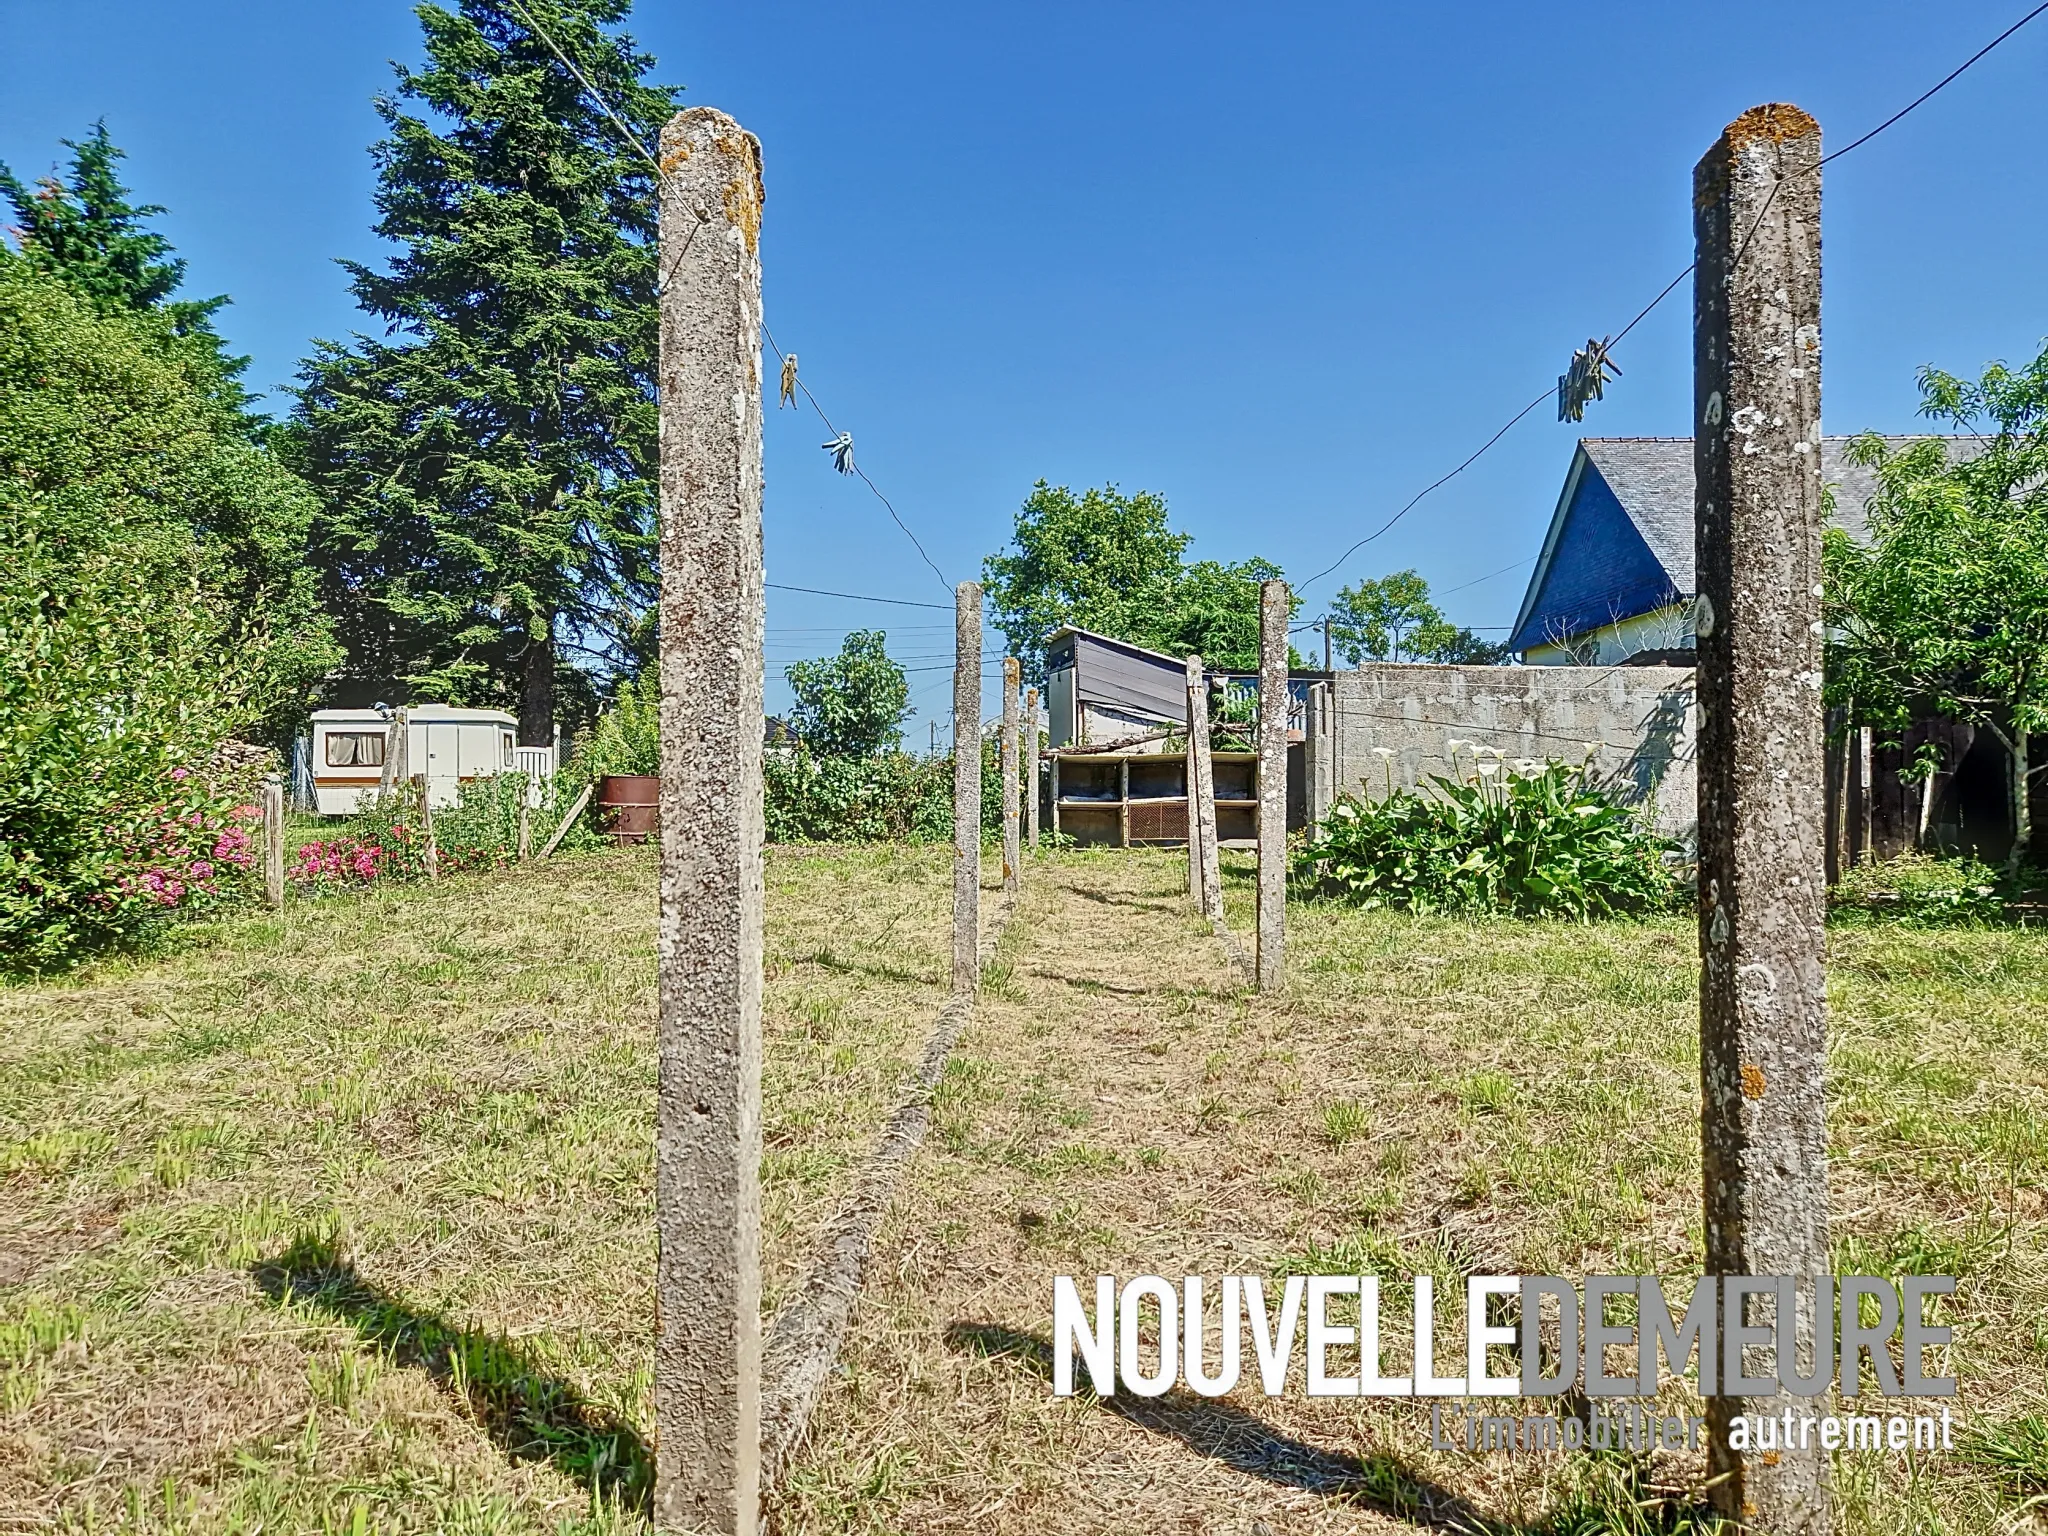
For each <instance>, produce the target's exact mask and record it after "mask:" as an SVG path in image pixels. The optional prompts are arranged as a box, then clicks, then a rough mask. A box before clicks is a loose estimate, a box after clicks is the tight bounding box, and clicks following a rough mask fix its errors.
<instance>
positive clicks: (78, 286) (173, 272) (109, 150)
mask: <svg viewBox="0 0 2048 1536" xmlns="http://www.w3.org/2000/svg"><path fill="white" fill-rule="evenodd" d="M61 142H62V144H63V145H64V147H65V148H66V149H68V150H70V151H71V171H70V174H69V175H68V176H65V177H61V178H60V177H58V176H56V175H55V174H52V175H49V176H46V177H44V178H43V179H42V180H41V181H39V182H37V183H36V185H35V186H34V187H30V186H28V185H26V184H25V183H24V182H23V181H22V180H21V179H20V178H19V177H18V176H16V175H15V174H14V172H13V171H11V170H10V169H8V167H7V166H5V165H0V197H5V198H6V199H7V202H8V204H9V205H10V206H11V207H12V208H13V210H14V217H15V220H16V223H15V225H14V227H13V230H12V233H13V235H14V237H15V239H16V240H17V241H18V242H19V244H20V247H21V250H20V254H19V256H18V258H16V259H18V260H21V261H24V262H26V263H27V264H28V267H29V269H30V270H31V271H33V272H37V273H40V274H42V275H44V276H47V277H54V278H56V279H57V280H58V281H60V282H62V283H63V284H64V285H65V286H66V287H67V288H69V289H71V290H72V292H74V293H76V294H78V295H79V296H80V297H82V298H84V299H85V300H86V301H87V302H89V303H90V304H91V305H92V306H93V307H94V308H95V309H97V310H99V311H100V313H102V314H109V315H112V314H139V315H150V316H155V317H156V318H157V320H158V321H159V322H160V323H161V325H162V327H163V330H162V331H161V332H160V333H159V334H168V335H169V336H171V337H173V338H175V339H176V340H177V342H178V343H179V350H180V351H182V352H183V353H184V354H185V355H186V357H187V358H188V359H189V360H190V361H191V362H193V363H194V364H195V365H197V367H198V368H199V370H200V371H201V373H202V374H204V375H205V376H207V377H209V378H211V379H212V380H214V381H215V382H214V386H213V387H214V392H215V393H216V394H217V395H218V396H219V397H220V398H221V399H222V400H223V402H224V403H225V404H227V405H229V406H231V407H233V408H234V409H236V410H238V411H239V410H242V409H244V408H245V407H246V406H247V405H248V404H249V403H250V401H251V400H252V399H253V397H252V396H250V395H248V394H247V393H246V392H244V391H243V389H242V387H241V385H240V384H239V383H238V382H237V381H238V380H239V379H240V378H241V375H242V371H243V370H244V369H246V368H247V367H248V366H249V359H248V358H246V357H230V356H229V355H228V351H227V343H226V342H225V341H224V340H222V339H221V337H220V335H219V333H218V332H216V331H215V330H214V328H213V317H214V316H215V315H216V314H218V313H219V312H220V311H221V310H222V309H223V308H225V307H226V305H227V302H228V300H227V295H225V294H221V295H218V296H216V297H214V298H211V299H180V298H174V297H173V295H174V294H176V293H177V291H178V289H179V288H180V287H181V286H182V285H183V284H184V281H185V263H184V261H183V260H182V259H181V258H180V257H178V256H176V255H175V254H173V252H172V248H171V242H170V240H169V239H168V238H166V237H165V236H164V235H163V234H162V233H161V232H159V231H157V230H154V229H151V228H150V227H149V225H148V222H147V221H148V220H150V219H154V218H156V217H157V216H158V215H160V214H163V213H166V212H168V211H169V210H168V209H166V208H164V207H163V205H162V204H160V203H142V204H135V203H131V202H129V201H128V198H129V191H128V188H127V187H125V186H123V185H122V184H121V178H120V176H119V174H118V167H119V165H120V162H121V161H122V160H123V159H125V158H126V154H125V152H124V151H123V150H122V149H121V148H120V147H119V146H117V145H116V144H115V143H114V141H113V139H112V137H111V136H109V134H108V133H107V124H106V120H105V119H104V118H102V119H101V120H100V121H99V122H96V123H94V124H93V125H92V132H91V133H90V134H89V135H87V137H86V138H85V140H84V141H83V142H82V143H81V142H77V141H74V140H71V139H64V140H62V141H61ZM6 255H7V248H6V246H5V245H4V244H0V257H5V256H6ZM251 425H252V427H253V426H255V425H260V418H258V419H257V421H256V422H254V423H251Z"/></svg>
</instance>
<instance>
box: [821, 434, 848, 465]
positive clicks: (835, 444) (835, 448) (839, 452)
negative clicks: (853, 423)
mask: <svg viewBox="0 0 2048 1536" xmlns="http://www.w3.org/2000/svg"><path fill="white" fill-rule="evenodd" d="M818 446H819V447H820V448H823V449H824V450H825V451H826V452H827V453H829V454H831V455H832V467H833V468H834V469H836V470H838V471H839V473H841V474H842V475H850V474H852V473H853V434H852V433H851V432H842V433H840V434H839V435H838V436H837V437H835V438H833V439H832V441H831V442H829V443H820V444H818Z"/></svg>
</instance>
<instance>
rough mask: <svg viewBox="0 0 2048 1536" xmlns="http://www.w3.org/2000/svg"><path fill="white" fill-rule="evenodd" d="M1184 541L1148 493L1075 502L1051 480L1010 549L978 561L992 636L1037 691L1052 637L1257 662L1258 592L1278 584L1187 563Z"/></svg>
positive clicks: (1262, 567)
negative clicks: (1110, 639)
mask: <svg viewBox="0 0 2048 1536" xmlns="http://www.w3.org/2000/svg"><path fill="white" fill-rule="evenodd" d="M1190 542H1191V541H1190V539H1189V537H1188V535H1186V534H1184V533H1175V532H1174V531H1173V529H1172V528H1170V527H1169V526H1168V525H1167V521H1166V501H1165V498H1164V497H1161V496H1159V495H1157V494H1156V493H1154V492H1152V491H1138V492H1136V493H1134V494H1132V495H1129V496H1126V495H1125V494H1124V493H1123V492H1121V491H1119V490H1118V489H1117V488H1116V487H1115V486H1114V485H1105V486H1103V487H1102V488H1101V489H1100V490H1095V489H1090V490H1086V491H1083V492H1081V494H1080V495H1078V496H1077V495H1075V494H1074V493H1073V492H1072V491H1071V490H1069V489H1068V488H1067V487H1065V486H1063V485H1047V484H1046V483H1045V482H1044V481H1043V480H1041V481H1039V482H1038V484H1037V485H1036V486H1035V487H1034V488H1033V489H1032V492H1031V494H1030V495H1029V496H1028V497H1026V498H1025V501H1024V505H1023V507H1022V508H1021V509H1020V510H1019V511H1018V513H1017V520H1016V526H1015V533H1014V535H1013V537H1012V542H1011V549H1010V550H1008V551H1005V552H1003V553H1001V554H995V555H990V556H989V557H988V558H987V559H986V560H984V561H983V562H982V581H983V584H984V585H985V586H986V588H987V591H988V596H989V602H990V604H991V606H992V607H993V608H994V610H995V625H996V628H998V629H1000V630H1001V631H1002V632H1003V638H1004V639H1005V640H1006V641H1007V642H1008V644H1009V648H1010V652H1011V654H1012V655H1014V656H1016V657H1017V658H1018V659H1019V661H1020V662H1021V663H1022V664H1023V668H1024V675H1025V677H1026V678H1028V679H1030V680H1031V681H1034V682H1035V681H1039V680H1041V679H1042V678H1043V676H1044V657H1045V641H1046V637H1047V636H1048V635H1050V634H1051V633H1052V632H1053V631H1054V630H1056V629H1059V628H1061V627H1062V626H1064V625H1068V624H1072V625H1076V626H1078V627H1080V628H1082V629H1092V630H1094V631H1096V633H1098V634H1104V635H1112V636H1114V637H1116V638H1117V639H1119V640H1128V641H1130V642H1131V643H1132V644H1134V645H1144V646H1149V647H1151V648H1152V649H1154V650H1159V651H1165V652H1166V653H1167V654H1169V655H1173V656H1184V655H1187V654H1188V653H1189V652H1191V651H1192V652H1195V653H1197V654H1199V655H1200V656H1201V657H1202V658H1203V659H1204V660H1205V661H1207V662H1208V663H1209V664H1210V665H1211V666H1215V667H1223V668H1238V669H1243V670H1249V669H1251V668H1254V667H1256V666H1257V665H1258V664H1259V583H1260V582H1262V581H1266V580H1269V579H1271V578H1273V577H1276V576H1278V575H1280V574H1281V572H1280V567H1279V566H1277V565H1274V564H1272V563H1271V562H1269V561H1265V560H1260V559H1256V558H1254V559H1250V560H1241V561H1236V562H1229V563H1226V562H1222V561H1217V560H1197V561H1195V562H1193V563H1191V564H1190V563H1188V562H1187V561H1186V559H1185V556H1186V554H1187V549H1188V545H1189V543H1190Z"/></svg>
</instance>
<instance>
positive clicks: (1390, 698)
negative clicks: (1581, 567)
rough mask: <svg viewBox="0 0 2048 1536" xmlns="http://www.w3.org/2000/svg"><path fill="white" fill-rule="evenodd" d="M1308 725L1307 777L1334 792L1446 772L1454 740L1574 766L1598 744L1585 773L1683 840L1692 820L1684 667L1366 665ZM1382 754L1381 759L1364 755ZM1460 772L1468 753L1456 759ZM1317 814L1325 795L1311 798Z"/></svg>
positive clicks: (1691, 729) (1343, 678) (1689, 690)
mask: <svg viewBox="0 0 2048 1536" xmlns="http://www.w3.org/2000/svg"><path fill="white" fill-rule="evenodd" d="M1327 702H1328V708H1327V709H1322V710H1317V711H1315V713H1316V715H1317V719H1316V720H1315V722H1314V724H1313V727H1312V729H1313V730H1314V732H1315V733H1316V734H1318V735H1322V736H1324V740H1323V741H1321V742H1318V743H1317V746H1318V747H1319V748H1320V750H1317V751H1312V752H1311V753H1310V754H1308V755H1309V758H1310V760H1311V762H1312V763H1314V765H1315V768H1314V769H1313V770H1312V771H1316V772H1318V773H1320V772H1322V771H1327V772H1328V773H1329V774H1330V777H1331V788H1332V795H1334V794H1343V793H1351V794H1368V795H1370V796H1372V797H1373V798H1375V799H1376V798H1378V797H1379V796H1381V795H1383V794H1385V793H1386V791H1387V784H1388V776H1389V772H1390V771H1391V776H1392V782H1393V783H1394V785H1395V786H1396V787H1408V788H1414V787H1416V786H1418V785H1426V784H1427V782H1428V779H1429V778H1430V776H1431V775H1433V774H1442V775H1445V776H1450V775H1451V766H1450V749H1449V746H1448V743H1449V742H1451V741H1453V740H1464V741H1471V742H1475V743H1477V744H1479V745H1481V746H1487V747H1498V748H1499V749H1500V750H1501V751H1502V752H1504V753H1506V754H1507V758H1508V761H1509V762H1510V763H1512V762H1514V761H1515V760H1517V759H1524V758H1527V759H1537V760H1542V759H1546V758H1561V759H1563V760H1564V761H1566V762H1570V763H1577V762H1579V761H1580V760H1581V759H1583V758H1584V757H1585V756H1586V753H1587V748H1588V745H1589V744H1592V743H1597V748H1596V750H1595V751H1594V754H1593V771H1594V774H1595V776H1596V777H1597V778H1598V779H1599V780H1600V781H1602V782H1604V783H1606V784H1607V785H1609V786H1611V787H1612V788H1614V789H1616V790H1617V791H1619V792H1620V794H1621V795H1622V797H1623V798H1624V799H1627V800H1629V801H1630V802H1632V803H1635V804H1638V805H1650V806H1653V807H1654V808H1655V815H1656V821H1657V826H1658V828H1659V829H1660V830H1661V831H1663V832H1665V833H1667V834H1669V835H1672V836H1680V837H1684V836H1690V835H1691V834H1692V832H1693V831H1694V829H1695V828H1696V826H1697V824H1698V812H1697V799H1698V792H1699V791H1698V780H1697V777H1696V768H1695V762H1694V750H1695V743H1694V736H1695V731H1696V728H1697V725H1698V709H1697V706H1696V704H1695V702H1694V697H1693V673H1692V669H1691V668H1689V667H1627V666H1623V667H1437V666H1420V665H1414V664H1410V663H1406V662H1372V663H1368V664H1367V665H1365V666H1363V667H1361V668H1359V669H1358V670H1356V671H1352V672H1339V673H1337V674H1336V675H1335V677H1334V679H1333V680H1332V682H1331V684H1330V692H1329V694H1328V695H1327ZM1376 747H1382V748H1386V749H1388V750H1389V751H1391V752H1392V754H1393V755H1392V756H1391V757H1390V758H1384V759H1383V758H1382V757H1381V756H1380V755H1379V754H1377V753H1376V752H1375V751H1374V750H1373V749H1374V748H1376ZM1463 762H1464V764H1465V770H1464V771H1466V772H1469V771H1470V762H1471V758H1470V755H1469V754H1464V755H1463ZM1312 795H1313V803H1314V804H1315V805H1316V806H1317V808H1318V809H1320V808H1321V806H1323V805H1325V804H1327V803H1328V800H1329V799H1330V798H1331V797H1332V796H1331V795H1325V794H1324V793H1322V787H1321V786H1320V785H1317V786H1315V789H1314V790H1313V792H1312Z"/></svg>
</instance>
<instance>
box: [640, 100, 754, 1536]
mask: <svg viewBox="0 0 2048 1536" xmlns="http://www.w3.org/2000/svg"><path fill="white" fill-rule="evenodd" d="M661 164H662V168H663V170H664V171H665V172H666V175H665V176H664V177H663V179H662V183H661V251H660V261H661V268H662V270H663V271H664V272H666V273H667V274H668V278H667V281H666V284H665V286H664V287H663V289H662V293H661V301H660V302H661V359H660V370H661V372H660V393H661V924H660V932H659V940H658V954H659V962H660V1023H659V1026H658V1032H657V1039H658V1056H659V1086H658V1089H657V1110H656V1127H655V1171H654V1206H655V1231H656V1234H657V1240H658V1242H659V1251H660V1257H659V1260H658V1266H657V1273H656V1286H655V1300H656V1305H657V1312H656V1318H657V1322H656V1327H655V1345H654V1422H655V1430H656V1435H657V1439H656V1442H655V1445H656V1449H655V1494H654V1523H655V1525H656V1527H657V1528H659V1529H661V1530H664V1531H666V1530H677V1531H691V1532H706V1533H712V1532H715V1533H717V1536H755V1532H756V1530H757V1528H758V1527H759V1524H760V1519H761V1507H760V1506H761V1181H760V1167H761V981H762V977H761V966H762V869H761V843H762V838H763V826H762V809H761V753H762V726H761V722H762V719H763V709H762V678H761V667H762V656H761V645H762V635H761V624H762V611H763V609H762V596H763V593H762V587H761V581H762V573H761V339H760V338H761V261H760V252H759V238H760V230H761V205H762V197H763V194H762V188H761V147H760V145H759V144H758V143H757V142H755V140H754V137H753V135H751V134H749V133H747V132H746V131H745V130H743V129H742V128H741V127H740V126H739V124H738V123H736V122H734V121H733V120H732V119H731V118H730V117H727V116H726V115H725V114H724V113H723V112H718V111H714V110H713V109H711V108H708V107H692V108H689V109H688V110H685V111H683V112H679V113H677V114H676V116H675V117H673V118H671V119H670V120H669V123H668V126H667V127H666V128H665V129H663V130H662V135H661Z"/></svg>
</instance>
